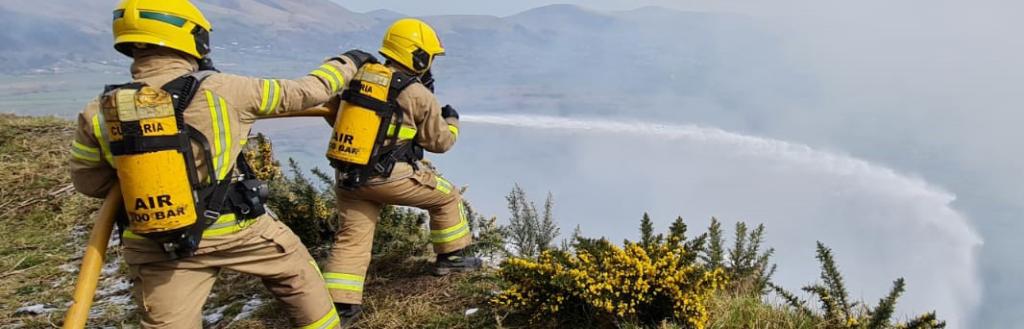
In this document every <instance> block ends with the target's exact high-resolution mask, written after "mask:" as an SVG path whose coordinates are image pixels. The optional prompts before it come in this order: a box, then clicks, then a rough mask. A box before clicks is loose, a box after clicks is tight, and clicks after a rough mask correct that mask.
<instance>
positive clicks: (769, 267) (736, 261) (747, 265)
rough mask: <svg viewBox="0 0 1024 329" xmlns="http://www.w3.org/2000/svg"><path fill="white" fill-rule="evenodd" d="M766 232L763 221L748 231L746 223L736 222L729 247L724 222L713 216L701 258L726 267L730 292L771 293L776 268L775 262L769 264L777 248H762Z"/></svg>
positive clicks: (754, 294) (759, 294) (736, 293)
mask: <svg viewBox="0 0 1024 329" xmlns="http://www.w3.org/2000/svg"><path fill="white" fill-rule="evenodd" d="M764 234H765V227H764V224H759V225H757V227H755V228H754V229H753V230H748V228H747V223H744V222H736V229H735V232H734V238H733V246H732V248H728V249H726V248H724V245H725V239H724V237H723V232H722V223H721V222H719V221H718V219H717V218H711V224H710V225H709V226H708V233H707V239H708V246H707V248H706V249H704V252H703V255H701V260H703V261H704V262H705V263H706V264H707V266H708V267H711V268H722V269H724V270H725V273H726V275H727V276H728V277H729V287H728V289H726V290H727V291H728V292H730V293H732V294H734V295H750V296H763V295H766V294H767V293H768V292H769V290H770V288H769V286H768V284H769V282H770V280H771V277H772V275H773V274H775V269H776V266H775V265H774V264H770V260H771V256H772V254H774V253H775V249H772V248H769V249H767V250H764V251H761V249H762V248H761V244H762V243H764Z"/></svg>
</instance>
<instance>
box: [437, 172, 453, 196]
mask: <svg viewBox="0 0 1024 329" xmlns="http://www.w3.org/2000/svg"><path fill="white" fill-rule="evenodd" d="M434 180H436V181H437V185H435V186H434V188H435V189H437V190H438V191H441V193H444V194H451V193H452V189H453V188H454V187H453V186H452V183H450V182H448V180H447V179H444V178H441V176H434Z"/></svg>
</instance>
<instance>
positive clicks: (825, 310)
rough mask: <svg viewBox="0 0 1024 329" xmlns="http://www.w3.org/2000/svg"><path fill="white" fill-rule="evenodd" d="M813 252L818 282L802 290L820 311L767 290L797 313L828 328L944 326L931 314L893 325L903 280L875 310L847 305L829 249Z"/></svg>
mask: <svg viewBox="0 0 1024 329" xmlns="http://www.w3.org/2000/svg"><path fill="white" fill-rule="evenodd" d="M817 252H818V255H817V258H818V261H819V262H821V280H822V282H821V283H816V284H812V285H808V286H806V287H804V288H803V290H804V291H805V292H807V293H810V294H811V295H813V296H816V297H817V298H818V301H819V302H820V303H821V311H815V310H813V309H811V308H810V307H808V306H807V302H805V301H803V300H801V299H800V298H799V297H797V296H796V295H795V294H793V293H791V292H789V291H786V290H785V289H783V288H781V287H779V286H776V285H771V288H772V289H773V290H775V292H776V293H777V294H778V295H779V296H780V297H782V299H783V300H785V301H786V302H787V303H788V304H789V305H790V306H791V307H793V308H794V309H796V310H797V311H798V312H800V313H803V314H806V315H810V316H813V317H816V318H818V319H819V320H820V321H821V322H822V323H825V324H826V326H827V327H828V328H844V329H904V328H906V329H911V328H912V329H932V328H945V327H946V322H945V321H941V320H939V319H938V318H937V317H936V315H935V312H930V313H926V314H922V315H920V316H918V317H916V318H914V319H912V320H910V321H907V322H905V323H897V324H894V323H893V321H892V317H893V315H894V314H895V311H896V301H897V300H898V299H899V297H900V295H902V294H903V291H904V288H905V282H904V280H903V278H899V279H896V281H895V282H893V287H892V290H890V292H889V294H888V295H886V296H885V297H883V298H882V299H881V300H880V301H879V302H878V305H877V306H875V307H869V306H867V305H864V304H861V303H859V302H851V301H850V300H849V297H848V296H849V292H848V291H847V290H846V285H845V284H844V283H843V276H842V274H841V273H840V272H839V267H838V266H837V265H836V262H835V259H834V258H833V256H832V249H829V248H828V247H826V246H825V244H823V243H821V242H818V249H817Z"/></svg>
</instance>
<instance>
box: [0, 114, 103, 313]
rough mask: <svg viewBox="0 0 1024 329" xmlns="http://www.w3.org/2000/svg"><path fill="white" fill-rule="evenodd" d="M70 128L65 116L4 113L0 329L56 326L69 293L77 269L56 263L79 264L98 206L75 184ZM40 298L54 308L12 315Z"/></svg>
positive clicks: (0, 130) (0, 132)
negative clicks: (77, 191)
mask: <svg viewBox="0 0 1024 329" xmlns="http://www.w3.org/2000/svg"><path fill="white" fill-rule="evenodd" d="M72 129H73V126H72V124H71V123H70V122H68V121H65V120H61V119H56V118H28V117H16V116H13V115H7V114H0V236H2V237H3V239H0V296H2V298H0V327H6V326H11V325H13V324H15V323H23V324H25V325H26V327H28V328H42V327H52V326H53V325H54V323H59V322H60V321H61V317H62V315H63V309H64V308H65V305H64V304H65V303H66V302H67V301H68V300H69V296H70V295H71V290H72V289H73V285H74V274H72V273H68V272H67V271H64V270H62V269H60V268H59V267H60V266H61V265H66V264H71V265H70V267H71V268H77V263H76V261H79V260H80V259H79V258H80V257H81V246H80V245H81V244H82V241H84V240H85V238H86V234H87V232H88V230H87V228H85V227H84V226H85V224H86V223H87V222H88V221H89V218H90V216H91V214H92V213H93V212H94V211H95V210H96V209H97V208H98V206H99V202H98V201H96V200H91V199H88V198H85V197H81V196H79V195H77V194H75V193H74V192H73V189H71V188H70V179H69V178H68V173H67V169H66V162H67V159H68V156H67V154H68V153H67V152H68V150H67V146H66V145H69V143H70V141H71V136H72V131H73V130H72ZM37 303H41V304H45V305H46V306H47V307H49V308H52V309H56V311H53V312H49V313H46V314H43V315H36V316H33V315H29V314H15V310H16V309H18V308H19V307H23V306H26V305H32V304H37ZM108 323H109V322H108Z"/></svg>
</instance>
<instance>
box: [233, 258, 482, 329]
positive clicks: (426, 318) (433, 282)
mask: <svg viewBox="0 0 1024 329" xmlns="http://www.w3.org/2000/svg"><path fill="white" fill-rule="evenodd" d="M374 264H375V268H374V269H371V274H370V278H369V280H368V282H367V285H366V299H365V301H364V307H365V309H364V313H363V315H362V317H361V319H360V321H359V322H358V323H356V325H355V327H356V328H365V329H395V328H494V327H496V326H497V323H496V321H495V317H494V314H493V313H492V312H491V310H490V309H489V308H488V306H487V299H488V296H489V294H490V293H491V291H493V290H495V289H496V288H497V285H496V284H497V283H496V281H495V280H496V279H495V277H494V275H493V273H490V272H480V273H475V274H455V275H450V276H446V277H434V276H431V275H430V274H429V272H428V269H429V266H430V264H429V262H428V261H427V260H426V259H423V258H418V259H407V260H404V261H397V260H383V259H377V260H375V261H374ZM278 308H279V306H278V305H276V303H274V304H273V305H271V306H269V307H267V308H265V309H263V310H261V312H260V313H259V314H258V315H257V317H256V318H255V319H252V320H246V321H240V322H236V323H235V324H234V325H232V326H231V327H230V328H233V329H267V328H284V327H286V326H287V321H285V320H283V319H281V316H280V313H279V312H277V309H278ZM471 308H477V309H478V311H477V312H476V313H475V314H473V315H470V316H467V315H466V311H467V310H469V309H471Z"/></svg>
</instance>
